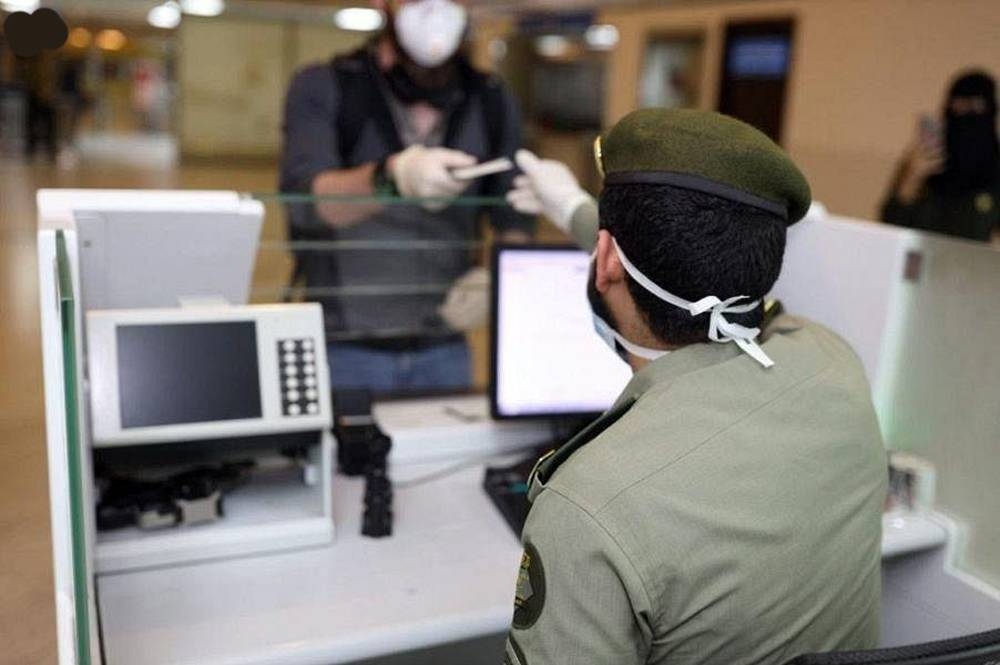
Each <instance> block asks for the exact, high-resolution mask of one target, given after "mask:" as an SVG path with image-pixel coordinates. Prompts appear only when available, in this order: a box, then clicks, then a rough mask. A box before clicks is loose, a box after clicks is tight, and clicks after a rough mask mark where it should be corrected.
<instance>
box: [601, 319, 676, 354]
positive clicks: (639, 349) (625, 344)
mask: <svg viewBox="0 0 1000 665" xmlns="http://www.w3.org/2000/svg"><path fill="white" fill-rule="evenodd" d="M594 321H596V322H597V324H598V326H600V327H601V329H602V330H603V331H604V332H605V333H607V334H609V335H611V336H612V337H613V338H614V339H615V341H617V342H618V343H619V344H621V345H622V348H624V349H625V350H626V351H628V352H629V353H631V354H632V355H634V356H638V357H639V358H643V359H645V360H657V359H659V358H662V357H663V356H665V355H667V354H668V353H670V352H669V351H665V350H663V349H650V348H647V347H645V346H639V345H638V344H633V343H632V342H630V341H628V340H627V339H625V337H624V336H622V334H621V333H620V332H618V331H617V330H615V329H614V328H612V327H611V324H609V323H608V322H607V321H605V320H604V319H602V318H601V317H599V316H597V314H594Z"/></svg>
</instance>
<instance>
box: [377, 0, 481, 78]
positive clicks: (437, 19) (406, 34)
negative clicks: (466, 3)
mask: <svg viewBox="0 0 1000 665" xmlns="http://www.w3.org/2000/svg"><path fill="white" fill-rule="evenodd" d="M468 22H469V16H468V13H467V12H466V11H465V7H463V6H461V5H459V4H458V3H455V2H452V0H417V1H416V2H407V3H406V4H404V5H402V6H401V7H400V8H399V9H398V10H396V16H395V28H396V39H398V40H399V46H400V48H402V49H403V50H404V51H405V52H406V54H407V55H408V56H410V57H411V58H413V61H414V62H416V63H417V64H418V65H420V66H421V67H428V68H429V67H437V66H439V65H442V64H444V63H445V62H446V61H447V60H448V59H449V58H450V57H451V56H453V55H455V52H456V51H458V47H459V46H461V45H462V38H463V37H464V36H465V28H466V26H467V25H468Z"/></svg>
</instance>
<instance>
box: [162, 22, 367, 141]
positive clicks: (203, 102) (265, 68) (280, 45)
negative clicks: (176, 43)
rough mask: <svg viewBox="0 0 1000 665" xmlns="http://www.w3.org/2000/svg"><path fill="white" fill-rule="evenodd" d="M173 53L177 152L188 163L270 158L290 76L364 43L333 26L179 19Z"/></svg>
mask: <svg viewBox="0 0 1000 665" xmlns="http://www.w3.org/2000/svg"><path fill="white" fill-rule="evenodd" d="M179 38H180V48H179V49H178V83H179V94H178V114H179V123H178V127H179V133H180V145H181V151H182V153H183V154H184V155H185V156H189V157H234V156H236V157H264V158H276V157H277V154H278V151H279V150H280V146H281V115H282V106H283V102H284V97H285V90H286V88H287V86H288V82H289V80H290V78H291V75H292V73H293V72H294V71H295V69H297V68H298V67H300V66H302V65H303V64H306V63H308V62H318V61H324V60H328V59H329V58H330V57H331V56H332V55H334V54H335V53H340V52H344V51H348V50H351V49H353V48H356V47H357V46H359V45H360V44H361V43H363V42H364V40H365V39H366V38H367V37H366V35H364V34H363V33H349V32H344V31H342V30H338V29H337V28H335V27H334V26H332V25H318V24H303V23H292V22H265V21H258V20H242V19H230V18H214V19H205V20H198V19H190V20H188V19H186V20H185V21H184V22H183V23H182V24H181V28H180V37H179Z"/></svg>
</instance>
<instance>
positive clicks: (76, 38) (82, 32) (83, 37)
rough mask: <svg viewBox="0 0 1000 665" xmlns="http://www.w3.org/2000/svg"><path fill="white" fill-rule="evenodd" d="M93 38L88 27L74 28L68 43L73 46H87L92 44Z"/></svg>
mask: <svg viewBox="0 0 1000 665" xmlns="http://www.w3.org/2000/svg"><path fill="white" fill-rule="evenodd" d="M92 39H93V37H92V35H91V34H90V30H87V29H86V28H73V29H72V30H70V31H69V37H68V38H67V39H66V43H67V44H69V45H70V46H72V47H73V48H87V47H88V46H90V42H91V40H92Z"/></svg>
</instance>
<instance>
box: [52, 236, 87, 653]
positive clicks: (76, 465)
mask: <svg viewBox="0 0 1000 665" xmlns="http://www.w3.org/2000/svg"><path fill="white" fill-rule="evenodd" d="M56 271H57V274H58V281H59V321H60V325H61V328H62V360H63V379H64V384H63V390H64V391H65V400H64V404H65V406H66V414H65V416H66V460H67V463H68V464H67V468H68V469H69V488H68V492H69V504H70V515H69V517H70V526H71V529H72V534H71V536H70V546H71V548H72V560H73V600H74V608H73V616H74V618H75V620H76V622H75V626H74V636H75V638H76V643H75V645H74V646H75V654H74V655H75V657H76V662H77V663H79V664H80V665H90V662H91V659H90V654H91V645H90V602H91V601H90V580H89V579H88V575H89V570H90V568H89V565H88V554H87V533H86V517H85V515H84V512H85V511H86V509H87V508H86V500H85V499H84V497H85V496H86V492H85V491H84V488H83V483H84V472H83V469H84V466H85V463H84V461H83V459H82V457H83V446H82V445H81V441H82V439H81V436H80V410H79V405H80V403H81V402H80V396H79V393H78V386H79V385H80V384H79V381H78V377H77V369H76V368H77V358H78V357H79V356H78V355H77V348H76V347H77V331H76V301H75V299H74V297H73V293H74V291H73V277H72V270H71V268H70V260H69V255H68V252H67V250H66V238H65V237H64V235H63V233H62V232H59V233H58V235H57V236H56Z"/></svg>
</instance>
